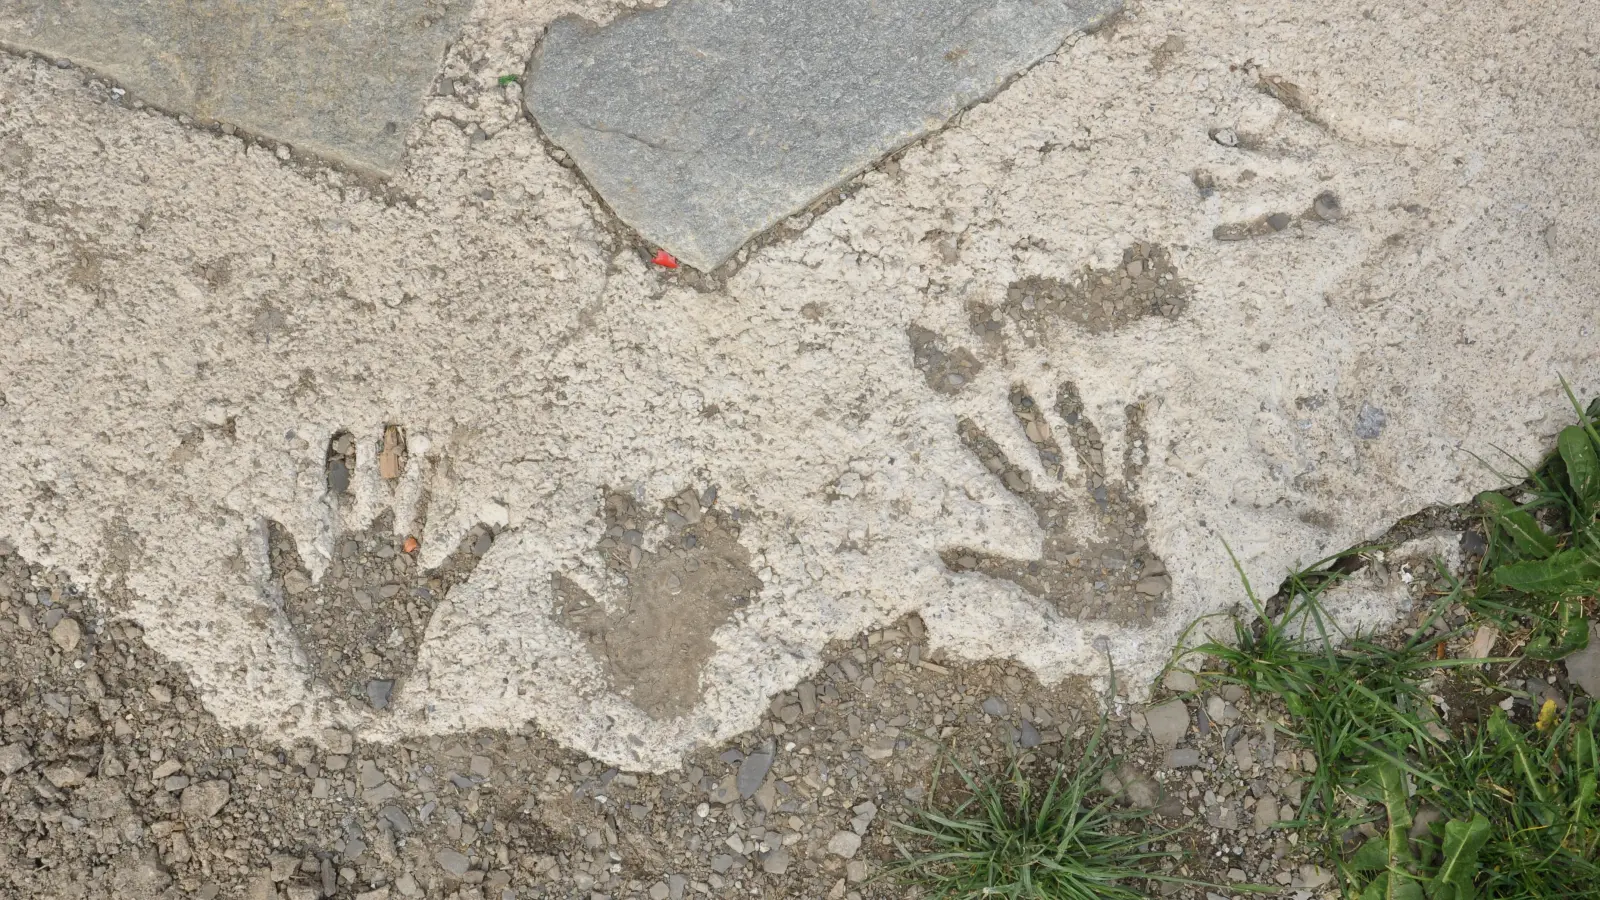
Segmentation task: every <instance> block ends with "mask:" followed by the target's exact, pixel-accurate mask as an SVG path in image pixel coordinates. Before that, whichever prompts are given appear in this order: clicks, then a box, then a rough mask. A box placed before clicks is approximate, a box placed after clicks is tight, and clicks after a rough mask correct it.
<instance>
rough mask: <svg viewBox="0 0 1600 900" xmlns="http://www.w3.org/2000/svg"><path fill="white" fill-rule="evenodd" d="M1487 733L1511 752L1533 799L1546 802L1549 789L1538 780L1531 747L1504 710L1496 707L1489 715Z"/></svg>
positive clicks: (1548, 796)
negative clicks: (1513, 725)
mask: <svg viewBox="0 0 1600 900" xmlns="http://www.w3.org/2000/svg"><path fill="white" fill-rule="evenodd" d="M1489 734H1490V736H1491V737H1493V738H1494V739H1495V742H1496V743H1498V744H1499V745H1500V746H1501V748H1502V749H1504V750H1506V751H1508V752H1509V753H1510V754H1511V761H1512V764H1513V765H1514V766H1515V767H1516V770H1517V773H1518V774H1519V775H1521V776H1522V778H1523V781H1525V782H1527V785H1528V792H1529V793H1530V794H1532V795H1533V799H1534V800H1535V801H1537V802H1538V803H1540V804H1545V803H1548V802H1549V799H1550V795H1549V791H1548V789H1547V788H1546V787H1545V785H1544V782H1543V781H1542V780H1540V778H1539V772H1538V769H1537V767H1536V766H1535V765H1534V761H1533V749H1532V748H1531V747H1529V746H1528V742H1527V740H1525V739H1524V738H1523V736H1522V733H1521V731H1519V730H1518V729H1516V728H1514V727H1512V725H1511V721H1510V720H1509V719H1507V718H1506V714H1505V711H1504V710H1500V709H1496V710H1495V711H1494V714H1493V715H1491V716H1490V717H1489Z"/></svg>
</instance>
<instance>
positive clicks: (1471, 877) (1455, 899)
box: [1432, 813, 1489, 900]
mask: <svg viewBox="0 0 1600 900" xmlns="http://www.w3.org/2000/svg"><path fill="white" fill-rule="evenodd" d="M1488 840H1489V820H1488V819H1486V818H1484V816H1483V814H1482V813H1477V814H1474V815H1473V817H1472V820H1471V821H1470V822H1462V821H1459V820H1454V819H1453V820H1451V821H1449V822H1446V823H1444V855H1443V857H1442V858H1441V859H1440V860H1439V869H1438V871H1436V872H1435V873H1434V876H1433V883H1432V888H1433V889H1434V892H1435V896H1438V895H1439V893H1440V889H1442V888H1450V889H1451V893H1452V897H1451V898H1450V900H1471V898H1472V896H1473V893H1474V889H1473V882H1474V881H1475V880H1476V878H1477V875H1478V851H1479V850H1482V849H1483V845H1484V844H1485V843H1487V842H1488Z"/></svg>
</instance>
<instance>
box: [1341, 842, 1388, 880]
mask: <svg viewBox="0 0 1600 900" xmlns="http://www.w3.org/2000/svg"><path fill="white" fill-rule="evenodd" d="M1388 865H1389V844H1388V842H1387V841H1380V840H1378V839H1377V838H1373V839H1371V840H1369V841H1367V842H1366V843H1364V844H1362V845H1361V846H1360V847H1357V848H1356V852H1355V853H1354V854H1352V855H1351V856H1350V868H1352V869H1354V870H1356V871H1357V872H1378V871H1382V870H1383V869H1385V868H1387V867H1388Z"/></svg>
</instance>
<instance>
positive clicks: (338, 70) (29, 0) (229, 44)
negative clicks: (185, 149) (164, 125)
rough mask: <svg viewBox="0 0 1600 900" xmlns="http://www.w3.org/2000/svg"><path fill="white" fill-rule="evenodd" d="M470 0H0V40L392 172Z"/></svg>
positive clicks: (191, 108)
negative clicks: (326, 0) (327, 0)
mask: <svg viewBox="0 0 1600 900" xmlns="http://www.w3.org/2000/svg"><path fill="white" fill-rule="evenodd" d="M468 5H469V4H468V0H343V2H339V3H324V2H317V3H306V2H304V0H213V2H197V0H0V41H4V42H6V43H7V44H10V45H12V46H15V47H20V48H22V49H25V50H32V51H34V52H37V53H41V54H44V55H46V56H50V57H54V58H58V59H59V58H66V59H69V60H71V61H72V62H74V63H77V64H79V65H83V66H86V67H88V68H91V69H94V70H96V71H99V72H102V73H104V74H105V75H107V76H109V77H111V78H113V79H115V80H116V81H118V82H120V83H122V84H124V85H126V86H127V87H128V89H129V90H131V91H133V92H134V93H135V94H136V95H137V96H138V97H139V98H140V99H142V100H144V101H145V102H147V103H150V104H153V105H155V106H157V107H160V108H162V109H166V110H169V111H172V112H179V113H188V114H190V115H192V116H194V117H195V118H196V119H197V120H199V121H206V122H222V123H227V124H232V125H235V126H238V127H241V128H244V129H246V130H248V131H250V132H253V133H257V134H262V135H265V136H268V137H271V138H274V139H277V140H281V141H285V142H287V143H289V144H290V145H292V146H294V147H295V148H297V149H303V150H308V151H310V152H312V153H316V154H318V155H321V156H326V157H329V158H332V159H334V160H336V161H339V162H343V163H346V164H349V165H354V166H359V167H363V168H367V169H372V170H376V171H379V172H390V171H393V170H394V169H396V168H397V167H398V166H399V164H400V160H401V157H402V155H403V154H404V152H405V136H406V129H407V128H409V127H410V126H411V123H412V122H413V121H414V120H415V119H416V118H417V116H418V115H420V114H421V111H422V98H423V96H424V95H425V94H426V92H427V90H428V88H429V86H430V85H431V84H432V83H433V80H434V78H435V77H436V76H437V74H438V69H439V63H440V60H441V59H443V57H444V49H445V44H446V42H448V41H450V40H451V39H453V38H454V36H455V34H456V31H457V29H458V28H459V26H460V24H461V22H462V20H463V19H464V18H465V16H466V12H467V9H468Z"/></svg>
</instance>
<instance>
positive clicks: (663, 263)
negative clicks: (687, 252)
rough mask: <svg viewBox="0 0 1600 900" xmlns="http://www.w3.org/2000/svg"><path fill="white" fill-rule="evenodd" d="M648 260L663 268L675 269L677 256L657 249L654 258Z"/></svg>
mask: <svg viewBox="0 0 1600 900" xmlns="http://www.w3.org/2000/svg"><path fill="white" fill-rule="evenodd" d="M650 261H651V262H653V263H655V264H656V265H658V266H660V267H662V268H663V269H676V268H677V267H678V258H677V257H676V256H673V255H672V254H671V253H668V252H667V251H665V250H657V251H656V256H655V259H652V260H650Z"/></svg>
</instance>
